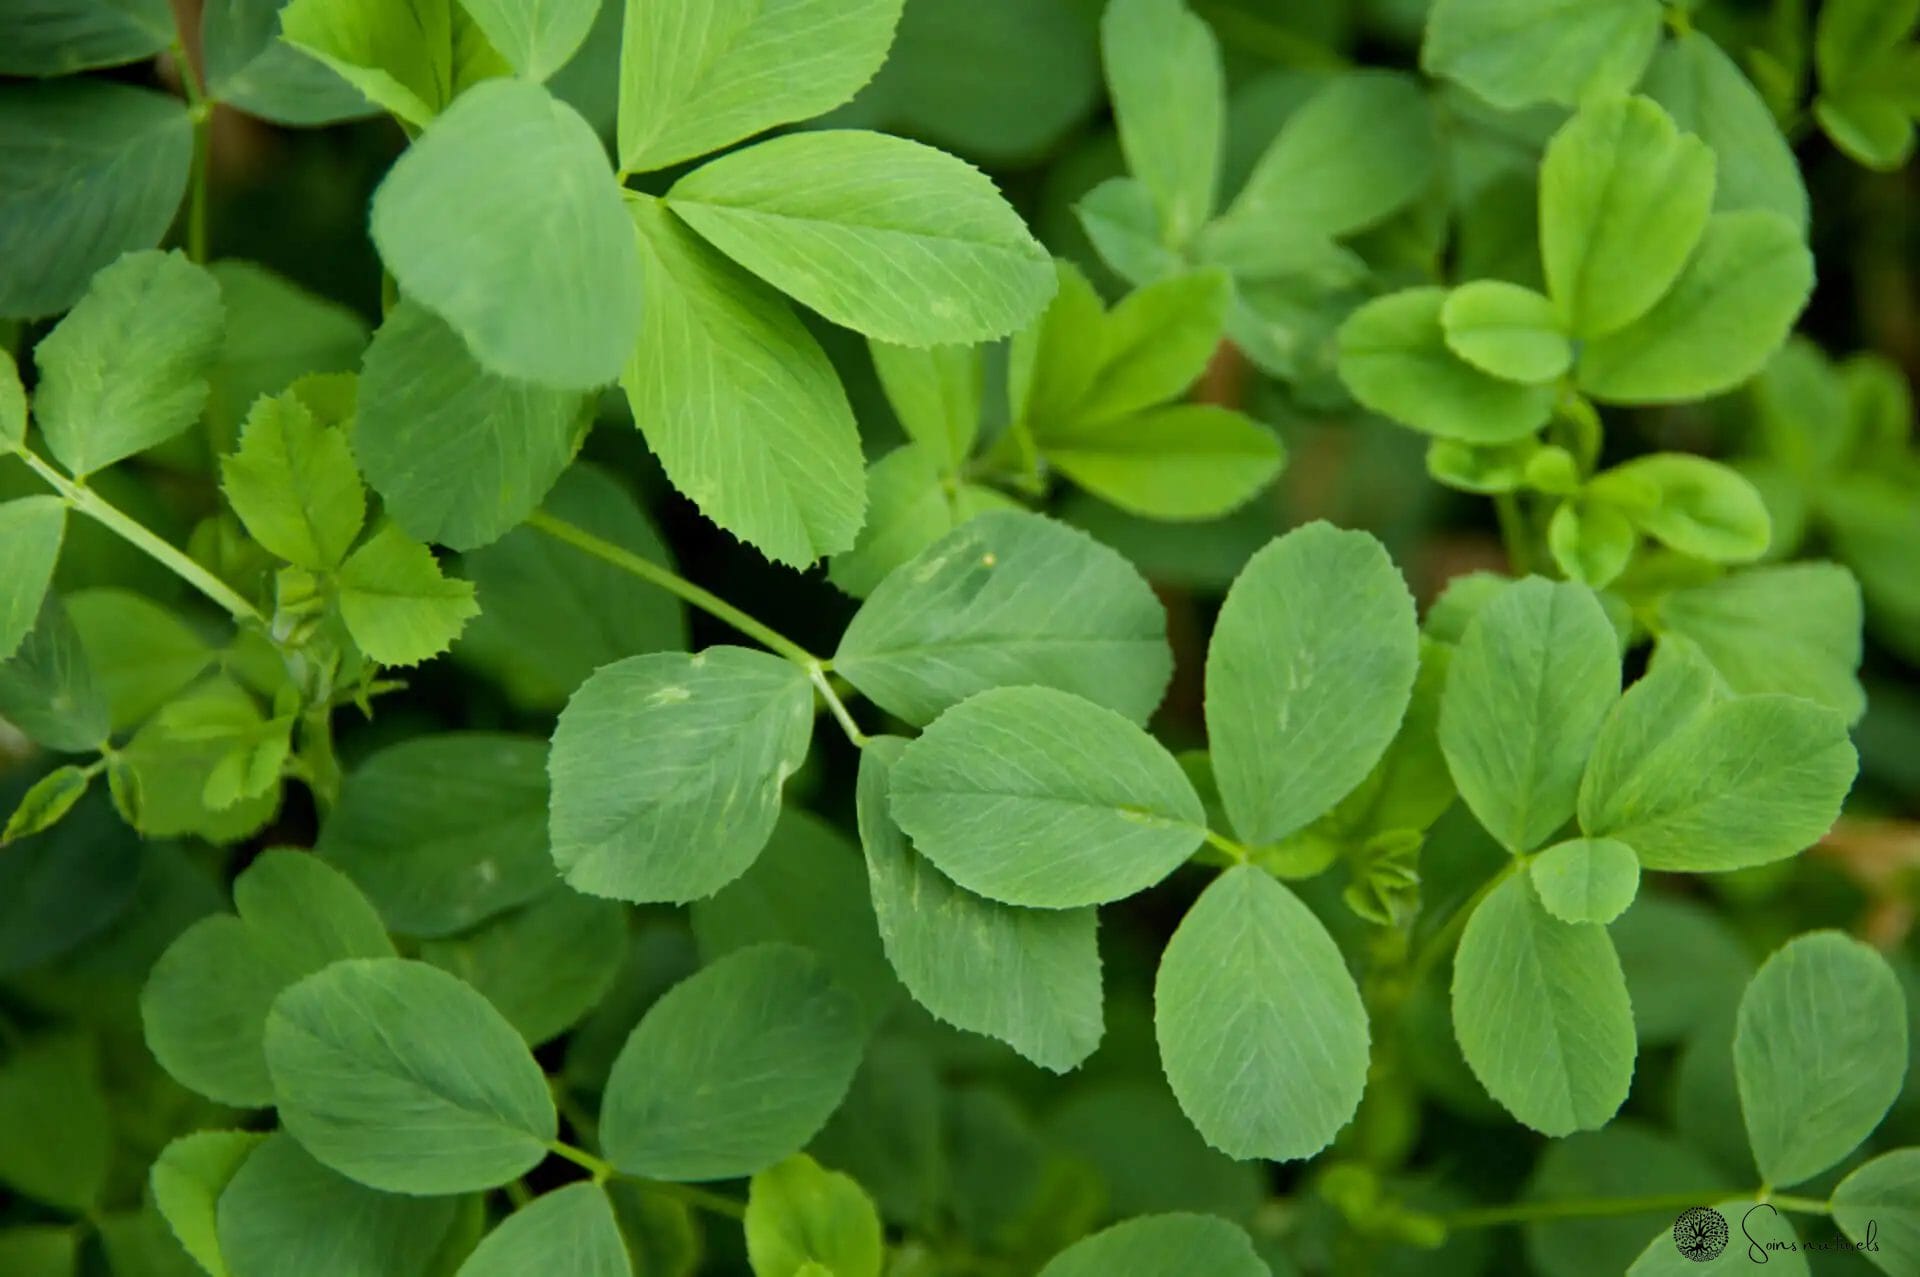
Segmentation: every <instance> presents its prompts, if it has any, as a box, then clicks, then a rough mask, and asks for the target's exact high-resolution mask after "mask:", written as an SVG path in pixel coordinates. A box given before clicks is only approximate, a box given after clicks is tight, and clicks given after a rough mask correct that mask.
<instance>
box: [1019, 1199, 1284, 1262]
mask: <svg viewBox="0 0 1920 1277" xmlns="http://www.w3.org/2000/svg"><path fill="white" fill-rule="evenodd" d="M1268 1271H1269V1269H1268V1268H1267V1263H1266V1261H1265V1260H1263V1259H1261V1258H1260V1256H1259V1255H1257V1254H1255V1253H1254V1249H1253V1242H1252V1240H1251V1239H1249V1238H1248V1236H1247V1235H1246V1233H1245V1232H1244V1231H1242V1230H1241V1229H1240V1227H1239V1226H1238V1225H1236V1224H1230V1223H1228V1222H1227V1221H1226V1220H1224V1219H1221V1218H1219V1217H1218V1216H1215V1215H1186V1214H1173V1215H1144V1216H1141V1217H1140V1218H1138V1219H1130V1220H1127V1221H1126V1222H1125V1223H1121V1224H1115V1225H1114V1226H1113V1227H1112V1228H1108V1229H1105V1230H1104V1231H1101V1232H1098V1233H1095V1234H1094V1235H1093V1236H1091V1237H1086V1238H1083V1239H1081V1240H1080V1241H1077V1242H1075V1243H1074V1244H1073V1245H1071V1246H1069V1247H1067V1248H1066V1249H1065V1250H1063V1251H1061V1252H1060V1253H1059V1254H1057V1255H1055V1256H1054V1257H1053V1258H1052V1259H1051V1260H1049V1261H1048V1263H1047V1266H1046V1267H1045V1268H1043V1269H1041V1270H1040V1277H1266V1274H1267V1272H1268Z"/></svg>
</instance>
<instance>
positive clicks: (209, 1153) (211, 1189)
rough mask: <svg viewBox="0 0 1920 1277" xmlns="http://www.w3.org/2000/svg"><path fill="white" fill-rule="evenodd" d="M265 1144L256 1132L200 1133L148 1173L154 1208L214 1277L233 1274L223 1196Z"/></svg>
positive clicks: (173, 1147) (174, 1146)
mask: <svg viewBox="0 0 1920 1277" xmlns="http://www.w3.org/2000/svg"><path fill="white" fill-rule="evenodd" d="M266 1139H267V1137H266V1136H265V1135H262V1134H259V1133H257V1132H254V1131H195V1132H193V1133H192V1134H191V1135H182V1136H181V1137H179V1138H178V1139H176V1140H174V1141H173V1142H172V1143H171V1144H169V1145H167V1146H166V1148H164V1149H162V1150H161V1152H160V1156H159V1157H158V1158H156V1159H155V1160H154V1163H153V1169H152V1170H151V1171H150V1172H148V1176H147V1178H148V1182H149V1183H150V1184H151V1185H152V1188H153V1201H154V1205H155V1206H157V1207H158V1208H159V1210H160V1214H161V1215H162V1216H163V1217H164V1218H165V1219H166V1221H167V1226H168V1227H169V1228H171V1229H172V1230H173V1235H174V1237H175V1238H177V1239H178V1240H179V1242H180V1246H181V1248H182V1249H184V1250H185V1251H186V1252H187V1254H188V1255H190V1256H192V1258H193V1260H194V1262H195V1263H197V1264H199V1265H200V1267H202V1268H204V1269H206V1270H207V1272H208V1274H209V1275H210V1277H229V1273H230V1270H229V1269H228V1268H227V1261H226V1258H225V1256H224V1255H222V1253H221V1251H220V1237H219V1220H218V1209H219V1203H220V1195H221V1194H222V1193H224V1192H225V1191H226V1188H227V1185H228V1184H230V1183H232V1181H233V1177H234V1175H235V1174H236V1173H238V1171H239V1170H240V1167H241V1165H242V1164H243V1163H245V1162H246V1160H247V1157H248V1155H249V1154H251V1153H252V1152H253V1151H254V1150H255V1149H256V1148H258V1147H260V1145H261V1144H263V1143H264V1142H266Z"/></svg>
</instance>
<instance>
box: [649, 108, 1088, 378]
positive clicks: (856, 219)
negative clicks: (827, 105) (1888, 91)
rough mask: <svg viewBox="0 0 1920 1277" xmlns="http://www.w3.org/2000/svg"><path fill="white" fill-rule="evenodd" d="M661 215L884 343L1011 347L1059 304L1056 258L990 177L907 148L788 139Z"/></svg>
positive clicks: (701, 182)
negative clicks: (1012, 339) (1006, 342)
mask: <svg viewBox="0 0 1920 1277" xmlns="http://www.w3.org/2000/svg"><path fill="white" fill-rule="evenodd" d="M796 173H802V174H809V175H812V176H811V178H810V180H808V181H804V182H795V181H794V180H793V179H794V175H795V174H796ZM667 205H668V207H669V208H671V209H672V210H673V212H674V213H675V214H677V215H678V216H679V217H680V218H681V219H682V220H683V221H685V222H687V223H688V224H689V225H690V226H692V227H693V229H694V230H696V231H698V232H699V233H700V234H701V235H702V236H703V237H705V238H706V239H707V240H709V241H711V242H712V244H713V245H714V247H716V248H718V249H719V250H720V251H721V252H723V253H725V254H726V255H727V256H729V257H731V258H733V259H734V260H735V261H736V262H739V263H740V264H741V265H742V266H745V267H746V268H747V269H748V270H750V271H752V272H753V273H754V274H756V275H758V276H760V277H761V278H762V279H764V280H766V281H767V282H768V283H770V284H772V285H773V286H774V287H775V288H778V289H780V290H781V291H782V292H784V293H787V294H789V295H790V296H792V297H793V298H795V299H796V300H797V301H799V302H801V303H803V304H804V305H807V306H809V307H812V308H813V309H814V310H817V311H819V312H820V313H821V314H822V315H824V316H826V317H827V318H828V319H830V320H832V321H833V322H834V323H836V324H843V325H845V326H846V327H848V328H852V329H855V330H857V331H859V332H862V333H865V334H866V335H867V336H869V337H874V338H878V339H879V340H881V341H891V342H897V343H899V344H901V345H906V346H931V345H939V344H945V343H951V342H976V341H986V340H988V339H991V338H994V337H1004V336H1006V335H1007V334H1008V333H1011V332H1013V331H1014V330H1015V329H1017V328H1020V327H1022V326H1024V325H1025V324H1026V323H1027V322H1028V321H1030V320H1032V319H1033V318H1034V317H1035V316H1037V315H1038V314H1039V313H1040V310H1041V308H1042V307H1043V306H1045V305H1046V303H1047V299H1048V298H1049V297H1050V296H1052V294H1053V288H1054V272H1053V262H1052V259H1051V258H1049V257H1048V256H1047V251H1046V250H1045V249H1044V248H1042V247H1040V245H1039V243H1038V242H1037V241H1036V240H1035V239H1034V238H1033V236H1032V235H1031V234H1030V233H1029V232H1028V231H1027V228H1026V226H1025V225H1024V224H1023V223H1022V222H1021V221H1020V218H1019V215H1018V214H1016V213H1015V212H1014V211H1013V209H1012V208H1011V207H1009V206H1008V204H1007V203H1006V201H1005V200H1004V199H1002V198H1001V196H1000V193H999V192H998V191H997V190H995V189H994V186H993V183H992V181H990V180H989V179H988V178H987V177H986V176H985V175H984V174H982V173H980V172H979V171H978V170H976V169H974V168H972V167H971V166H969V165H967V164H966V163H964V162H963V161H961V160H957V159H955V158H954V157H952V156H950V155H947V154H945V153H943V152H940V151H936V150H934V149H933V148H932V147H928V146H922V145H920V144H919V143H917V142H909V141H907V140H905V139H904V138H895V137H887V136H885V135H884V134H880V133H864V132H858V131H851V130H846V131H843V130H812V131H804V132H799V133H790V134H787V135H785V136H783V137H777V138H774V139H773V140H771V141H768V142H761V143H759V144H757V145H755V146H750V147H747V148H746V149H745V150H740V151H734V152H732V153H731V154H728V155H725V156H722V157H721V158H720V159H717V160H711V161H709V162H708V163H706V164H704V165H702V166H701V167H699V168H697V169H695V170H694V171H693V172H691V173H689V174H687V176H685V177H683V178H681V179H680V180H679V181H678V182H676V183H674V185H673V188H672V190H670V191H669V192H668V193H667Z"/></svg>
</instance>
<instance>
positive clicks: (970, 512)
mask: <svg viewBox="0 0 1920 1277" xmlns="http://www.w3.org/2000/svg"><path fill="white" fill-rule="evenodd" d="M915 353H917V352H915ZM1019 508H1021V507H1020V504H1019V502H1017V501H1015V500H1014V499H1013V498H1011V497H1009V496H1007V495H1006V494H1004V493H1002V492H1000V491H999V490H998V489H995V488H986V487H982V486H980V485H979V484H973V483H958V484H956V483H954V482H953V478H952V474H951V471H950V470H949V469H948V468H947V467H946V466H945V465H944V463H942V462H941V461H940V460H939V459H938V457H937V456H936V455H935V453H934V451H933V450H932V449H931V448H929V447H927V446H926V445H924V444H918V443H910V444H907V445H905V446H904V447H899V448H895V449H894V450H893V451H892V452H889V453H888V454H887V455H886V456H884V457H882V458H880V459H879V460H878V461H876V462H874V463H873V465H871V466H870V467H868V469H867V522H866V526H865V527H862V528H861V529H860V535H859V537H858V538H856V539H855V541H854V543H853V548H852V549H851V550H847V551H844V552H843V553H840V554H836V555H834V556H833V560H832V562H831V563H829V564H828V565H827V579H828V580H830V581H832V582H833V583H834V584H835V585H837V586H839V587H840V588H841V589H843V590H845V591H846V592H847V593H848V594H851V595H853V596H854V597H856V598H865V597H866V596H867V595H870V594H872V593H873V592H874V590H875V589H877V588H878V587H879V585H880V582H882V581H884V580H885V579H886V578H887V575H888V574H889V573H890V572H892V571H893V570H894V569H895V568H897V567H899V566H900V565H901V564H903V563H905V562H907V561H908V560H910V559H912V558H913V557H914V556H915V555H917V554H919V553H920V552H921V551H923V550H925V549H926V548H927V547H928V546H930V545H932V544H933V543H934V542H935V541H938V540H939V539H940V538H941V537H943V536H945V535H946V534H947V533H949V532H951V531H953V530H954V529H955V528H957V527H959V526H960V525H961V524H963V523H965V522H966V521H967V520H968V519H971V518H973V517H974V516H975V515H976V514H981V513H983V512H985V511H987V510H1013V509H1019Z"/></svg>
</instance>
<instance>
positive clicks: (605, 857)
mask: <svg viewBox="0 0 1920 1277" xmlns="http://www.w3.org/2000/svg"><path fill="white" fill-rule="evenodd" d="M812 732H813V688H812V686H811V685H810V684H809V683H808V682H807V676H806V674H805V673H804V672H802V671H801V670H800V669H799V667H797V666H795V665H793V664H792V663H791V662H788V661H784V660H781V659H780V658H779V657H775V656H768V655H766V654H765V653H762V652H753V651H748V650H746V649H745V648H738V647H712V648H708V649H706V650H705V651H703V652H700V653H698V654H695V655H688V654H686V653H683V652H660V653H656V654H653V655H648V656H633V657H628V658H627V659H626V660H624V661H617V662H615V663H614V664H612V665H609V666H606V667H605V668H603V669H600V670H598V671H596V672H595V673H594V675H593V677H592V678H589V679H588V680H587V681H586V682H585V683H583V684H581V686H580V690H579V691H577V692H575V693H574V695H573V699H572V700H570V701H569V702H567V708H566V710H565V711H564V712H563V713H562V714H561V715H560V722H559V725H558V726H557V727H556V728H555V729H554V734H553V752H552V755H551V757H550V759H549V762H548V771H549V773H550V774H551V775H552V777H553V804H552V818H551V826H550V830H551V837H552V840H553V858H554V861H555V862H556V863H557V864H558V865H559V866H560V869H561V872H562V873H563V874H564V875H565V876H566V879H567V881H568V882H570V883H572V884H573V886H574V887H575V888H576V889H578V890H580V891H585V892H590V893H592V894H594V895H599V896H612V897H614V898H615V899H619V900H632V901H672V902H675V903H681V902H685V901H688V900H695V899H698V898H699V897H701V896H707V895H712V894H713V893H714V892H715V891H718V890H719V889H720V888H721V887H723V886H725V885H726V884H727V883H729V882H731V881H733V880H734V879H735V878H737V877H739V876H740V875H741V874H742V873H743V872H745V871H746V868H747V866H749V865H751V864H752V863H753V861H754V858H755V857H756V856H758V855H759V854H760V849H761V848H762V847H764V846H765V845H766V842H767V838H768V836H769V835H771V834H772V832H773V826H774V821H775V820H776V819H777V818H778V816H779V814H780V790H781V787H782V786H783V785H784V784H785V783H786V779H787V777H788V776H790V775H792V774H793V773H794V771H796V770H797V769H798V768H799V766H800V764H801V763H802V762H803V761H805V759H806V756H807V743H808V740H809V739H810V737H811V736H812Z"/></svg>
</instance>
